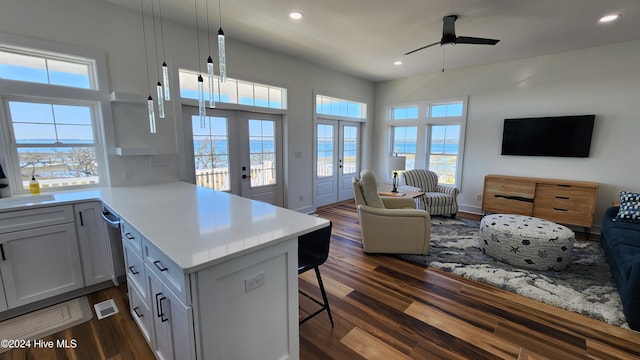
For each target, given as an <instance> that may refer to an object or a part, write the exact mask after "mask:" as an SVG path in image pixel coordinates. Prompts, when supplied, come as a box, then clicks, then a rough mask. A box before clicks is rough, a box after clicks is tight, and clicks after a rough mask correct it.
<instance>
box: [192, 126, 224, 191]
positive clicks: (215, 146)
mask: <svg viewBox="0 0 640 360" xmlns="http://www.w3.org/2000/svg"><path fill="white" fill-rule="evenodd" d="M201 125H202V124H201V123H200V116H198V115H193V116H192V117H191V127H192V129H193V159H194V162H195V169H196V184H197V185H199V186H204V187H208V188H212V189H216V190H220V191H229V190H230V188H231V186H230V181H229V141H228V139H229V136H228V134H229V132H228V129H227V119H226V118H224V117H213V116H208V117H206V118H205V122H204V127H202V126H201Z"/></svg>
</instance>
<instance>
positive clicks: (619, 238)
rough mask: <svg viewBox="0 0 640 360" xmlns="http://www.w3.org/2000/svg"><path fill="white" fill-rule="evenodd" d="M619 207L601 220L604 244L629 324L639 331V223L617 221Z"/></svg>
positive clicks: (609, 209) (615, 207) (606, 213)
mask: <svg viewBox="0 0 640 360" xmlns="http://www.w3.org/2000/svg"><path fill="white" fill-rule="evenodd" d="M618 210H619V206H613V207H610V208H608V209H607V211H606V212H605V214H604V219H603V220H602V229H601V240H600V241H601V243H600V244H601V246H602V249H603V250H604V253H605V255H606V257H607V262H608V263H609V267H610V268H611V273H612V274H613V280H614V281H615V283H616V287H617V288H618V292H619V293H620V297H621V298H622V307H623V311H624V315H625V317H626V318H627V322H628V323H629V326H630V327H631V328H632V329H634V330H640V223H633V222H627V221H614V220H613V219H615V218H616V215H618Z"/></svg>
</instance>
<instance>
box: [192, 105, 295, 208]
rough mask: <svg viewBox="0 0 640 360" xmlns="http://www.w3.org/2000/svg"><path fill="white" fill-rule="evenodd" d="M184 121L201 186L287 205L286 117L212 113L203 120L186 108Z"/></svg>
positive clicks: (216, 111)
mask: <svg viewBox="0 0 640 360" xmlns="http://www.w3.org/2000/svg"><path fill="white" fill-rule="evenodd" d="M183 117H184V119H185V125H186V126H189V127H190V129H185V132H186V133H190V137H191V141H190V142H189V143H190V144H189V143H188V142H185V143H187V144H186V146H187V148H188V147H189V146H191V150H192V151H191V154H193V172H194V174H195V183H196V185H199V186H204V187H210V188H213V189H216V190H219V191H226V192H230V193H232V194H236V195H240V196H243V197H247V198H250V199H255V200H260V201H264V202H268V203H271V204H274V205H277V206H283V204H284V196H283V194H284V191H283V180H282V161H283V160H282V159H283V157H282V118H281V116H279V115H272V114H259V113H251V112H244V111H230V110H219V109H207V116H206V117H205V118H204V119H201V117H200V116H199V115H198V109H197V108H195V107H191V106H185V107H184V108H183ZM188 130H190V131H188Z"/></svg>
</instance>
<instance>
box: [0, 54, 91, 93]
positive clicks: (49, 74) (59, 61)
mask: <svg viewBox="0 0 640 360" xmlns="http://www.w3.org/2000/svg"><path fill="white" fill-rule="evenodd" d="M93 68H94V61H92V60H91V59H83V58H78V57H70V56H65V55H56V54H50V53H43V52H40V53H39V52H38V51H34V50H29V49H25V48H18V47H10V46H2V45H0V79H5V80H17V81H25V82H33V83H40V84H50V85H61V86H70V87H77V88H81V89H96V88H97V84H96V81H95V75H94V71H93Z"/></svg>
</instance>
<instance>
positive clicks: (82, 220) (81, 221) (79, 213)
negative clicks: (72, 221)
mask: <svg viewBox="0 0 640 360" xmlns="http://www.w3.org/2000/svg"><path fill="white" fill-rule="evenodd" d="M78 215H80V226H84V219H82V211H78Z"/></svg>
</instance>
